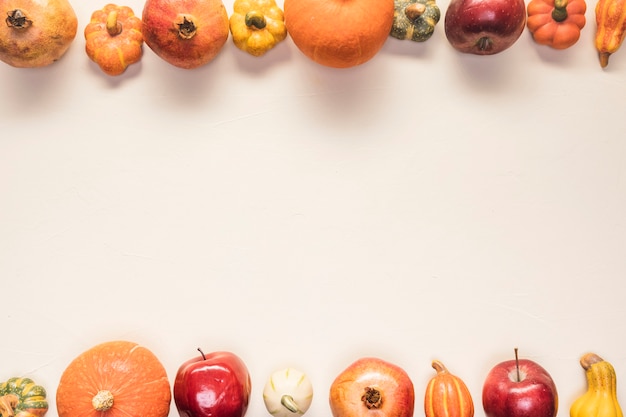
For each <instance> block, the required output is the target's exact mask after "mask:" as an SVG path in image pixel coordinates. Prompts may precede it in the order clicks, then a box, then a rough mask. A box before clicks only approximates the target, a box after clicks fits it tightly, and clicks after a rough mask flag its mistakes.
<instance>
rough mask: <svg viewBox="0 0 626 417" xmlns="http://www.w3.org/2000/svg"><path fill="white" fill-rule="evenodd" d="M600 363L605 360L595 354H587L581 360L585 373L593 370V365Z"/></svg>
mask: <svg viewBox="0 0 626 417" xmlns="http://www.w3.org/2000/svg"><path fill="white" fill-rule="evenodd" d="M599 362H604V359H602V358H601V357H600V356H598V355H596V354H595V353H587V354H585V355H583V357H582V358H580V366H582V367H583V369H584V370H585V371H586V370H587V369H589V368H591V365H593V364H596V363H599Z"/></svg>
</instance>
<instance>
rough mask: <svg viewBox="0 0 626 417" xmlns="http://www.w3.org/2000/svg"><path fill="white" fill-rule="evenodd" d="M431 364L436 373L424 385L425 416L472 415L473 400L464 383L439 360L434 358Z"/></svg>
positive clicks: (460, 416)
mask: <svg viewBox="0 0 626 417" xmlns="http://www.w3.org/2000/svg"><path fill="white" fill-rule="evenodd" d="M432 366H433V368H434V369H435V371H437V375H435V376H434V377H432V378H431V379H430V381H428V385H427V386H426V395H425V398H424V412H425V413H426V417H472V416H473V415H474V402H473V401H472V396H471V395H470V392H469V389H468V388H467V386H466V385H465V383H464V382H463V381H462V380H461V378H459V377H457V376H455V375H453V374H451V373H450V372H449V371H448V370H447V369H446V367H445V366H444V365H443V363H441V362H440V361H438V360H434V361H433V362H432Z"/></svg>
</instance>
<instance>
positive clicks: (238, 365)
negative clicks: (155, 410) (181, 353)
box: [174, 349, 251, 417]
mask: <svg viewBox="0 0 626 417" xmlns="http://www.w3.org/2000/svg"><path fill="white" fill-rule="evenodd" d="M198 350H200V349H198ZM200 353H201V356H199V357H196V358H193V359H190V360H188V361H187V362H185V363H183V364H182V365H181V366H180V368H179V369H178V372H177V374H176V379H175V380H174V402H175V403H176V408H177V409H178V412H179V414H180V415H181V416H182V417H213V416H220V417H243V416H244V415H245V414H246V411H247V409H248V403H249V401H250V391H251V382H250V374H249V373H248V368H246V365H245V364H244V363H243V361H242V360H241V359H240V358H239V357H238V356H236V355H235V354H233V353H230V352H213V353H210V354H207V355H205V354H204V353H202V351H201V350H200Z"/></svg>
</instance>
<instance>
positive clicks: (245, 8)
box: [229, 0, 287, 56]
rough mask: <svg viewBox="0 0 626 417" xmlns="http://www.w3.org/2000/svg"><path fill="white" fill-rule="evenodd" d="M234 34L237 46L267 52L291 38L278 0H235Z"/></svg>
mask: <svg viewBox="0 0 626 417" xmlns="http://www.w3.org/2000/svg"><path fill="white" fill-rule="evenodd" d="M233 8H234V10H233V14H232V16H231V17H230V20H229V23H230V33H231V34H232V35H233V42H234V43H235V46H237V48H239V49H241V50H242V51H245V52H247V53H249V54H250V55H253V56H261V55H264V54H265V53H266V52H267V51H269V50H270V49H272V48H273V47H274V46H276V45H277V44H278V43H279V42H281V41H282V40H284V39H285V38H286V37H287V29H286V27H285V18H284V14H283V11H282V9H280V7H278V5H277V4H276V2H275V1H274V0H235V2H234V4H233Z"/></svg>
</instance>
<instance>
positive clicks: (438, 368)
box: [432, 360, 448, 374]
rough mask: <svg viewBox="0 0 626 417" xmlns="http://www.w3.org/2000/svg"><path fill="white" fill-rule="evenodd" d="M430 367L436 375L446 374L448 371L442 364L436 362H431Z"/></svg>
mask: <svg viewBox="0 0 626 417" xmlns="http://www.w3.org/2000/svg"><path fill="white" fill-rule="evenodd" d="M432 367H433V368H434V369H435V371H437V373H438V374H441V373H443V372H448V369H447V368H446V367H445V366H444V364H443V363H441V362H440V361H438V360H434V361H433V363H432Z"/></svg>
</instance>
